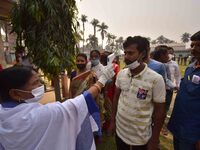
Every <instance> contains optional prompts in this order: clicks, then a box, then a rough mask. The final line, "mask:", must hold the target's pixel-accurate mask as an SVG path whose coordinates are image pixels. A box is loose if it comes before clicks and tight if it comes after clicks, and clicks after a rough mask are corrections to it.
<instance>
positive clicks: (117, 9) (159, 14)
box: [77, 0, 200, 42]
mask: <svg viewBox="0 0 200 150" xmlns="http://www.w3.org/2000/svg"><path fill="white" fill-rule="evenodd" d="M77 5H78V9H79V15H81V14H85V15H86V16H88V20H89V22H91V20H92V19H93V18H96V19H98V20H99V21H100V22H105V23H106V24H107V25H108V26H109V29H108V32H109V33H112V34H115V35H117V36H118V37H119V36H123V37H124V38H126V37H127V36H129V35H131V36H134V35H143V36H147V37H151V38H152V39H155V38H157V37H158V36H160V35H164V36H165V37H167V38H169V39H172V40H175V41H177V42H180V37H181V35H182V34H183V33H184V32H189V33H191V34H193V33H195V32H197V31H199V30H200V15H199V14H200V0H81V1H80V0H78V2H77ZM81 27H82V26H81ZM81 29H82V28H81ZM89 33H90V34H93V27H92V25H90V24H89V23H87V24H86V34H87V35H88V34H89Z"/></svg>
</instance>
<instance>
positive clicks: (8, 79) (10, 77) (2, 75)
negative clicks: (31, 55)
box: [0, 66, 32, 101]
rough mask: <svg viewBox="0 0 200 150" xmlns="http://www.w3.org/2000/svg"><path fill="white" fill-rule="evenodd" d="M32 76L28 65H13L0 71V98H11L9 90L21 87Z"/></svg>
mask: <svg viewBox="0 0 200 150" xmlns="http://www.w3.org/2000/svg"><path fill="white" fill-rule="evenodd" d="M31 77H32V69H30V68H28V67H21V66H14V67H10V68H7V69H4V70H3V71H1V72H0V83H1V85H0V97H1V98H0V99H1V100H2V101H9V100H11V98H10V95H9V91H10V90H11V89H21V88H22V87H23V86H24V85H25V84H26V83H27V82H28V81H29V79H30V78H31Z"/></svg>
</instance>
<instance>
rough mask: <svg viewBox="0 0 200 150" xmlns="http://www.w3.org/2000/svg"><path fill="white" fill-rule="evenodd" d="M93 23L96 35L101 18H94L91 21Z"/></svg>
mask: <svg viewBox="0 0 200 150" xmlns="http://www.w3.org/2000/svg"><path fill="white" fill-rule="evenodd" d="M91 24H92V25H93V27H94V36H95V37H96V27H97V26H98V24H99V20H97V19H93V20H92V21H91Z"/></svg>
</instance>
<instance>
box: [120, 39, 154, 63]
mask: <svg viewBox="0 0 200 150" xmlns="http://www.w3.org/2000/svg"><path fill="white" fill-rule="evenodd" d="M133 44H136V45H137V50H138V51H140V52H144V53H145V58H146V57H148V54H149V51H150V46H149V45H150V44H149V41H148V39H147V38H145V37H142V36H134V37H131V36H129V37H128V38H127V39H126V41H125V42H124V43H123V48H124V49H126V48H127V47H129V46H131V45H133ZM145 58H143V59H145Z"/></svg>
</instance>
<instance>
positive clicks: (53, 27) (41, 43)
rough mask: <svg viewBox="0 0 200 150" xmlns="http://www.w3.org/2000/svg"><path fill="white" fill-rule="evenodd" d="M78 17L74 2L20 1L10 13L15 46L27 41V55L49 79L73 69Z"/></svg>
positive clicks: (49, 0) (51, 0)
mask: <svg viewBox="0 0 200 150" xmlns="http://www.w3.org/2000/svg"><path fill="white" fill-rule="evenodd" d="M77 13H78V10H77V7H76V2H75V0H56V1H55V0H19V3H18V4H15V6H14V8H13V10H12V12H11V16H10V17H11V23H12V25H13V26H12V27H13V30H12V32H15V33H16V34H17V41H16V45H17V46H22V41H24V43H25V46H26V47H27V49H28V55H29V56H30V57H31V58H32V59H33V62H34V63H35V65H37V66H38V67H39V68H40V69H42V71H43V72H44V74H45V75H47V76H49V77H53V76H55V75H58V74H59V73H60V72H61V71H62V70H63V69H65V68H67V69H68V70H70V69H71V68H72V67H73V66H74V59H75V54H76V52H75V49H76V44H77V42H78V41H79V39H80V36H79V35H78V33H77V30H78V26H79V24H78V21H77Z"/></svg>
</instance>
